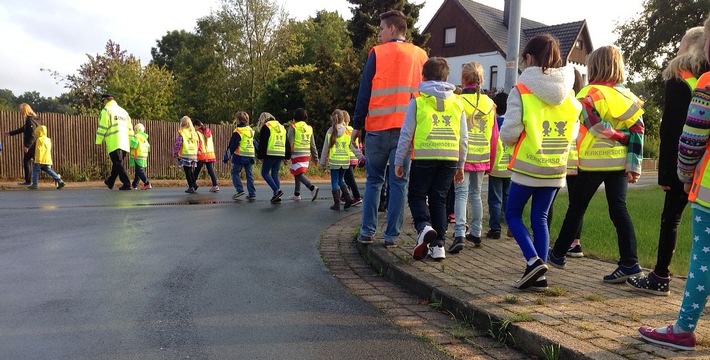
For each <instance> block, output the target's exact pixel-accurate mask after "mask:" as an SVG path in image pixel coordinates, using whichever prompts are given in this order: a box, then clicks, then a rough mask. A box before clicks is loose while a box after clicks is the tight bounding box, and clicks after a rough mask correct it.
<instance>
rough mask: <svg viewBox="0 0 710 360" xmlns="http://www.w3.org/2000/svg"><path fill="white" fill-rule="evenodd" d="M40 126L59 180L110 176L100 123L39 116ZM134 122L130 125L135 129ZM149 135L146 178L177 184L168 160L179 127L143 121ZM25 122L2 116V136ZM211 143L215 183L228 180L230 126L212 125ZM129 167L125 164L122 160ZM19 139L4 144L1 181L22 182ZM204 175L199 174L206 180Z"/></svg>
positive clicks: (5, 139) (0, 158)
mask: <svg viewBox="0 0 710 360" xmlns="http://www.w3.org/2000/svg"><path fill="white" fill-rule="evenodd" d="M39 117H40V119H41V121H42V124H43V125H45V126H47V133H48V136H49V138H51V139H52V147H53V148H52V160H53V162H54V165H53V166H52V168H53V169H54V170H55V171H56V172H57V173H59V174H62V177H64V178H67V179H73V180H99V179H102V178H104V177H106V176H107V175H108V174H109V173H110V171H111V161H110V160H109V157H108V154H107V153H106V149H105V147H104V146H103V145H101V146H98V145H95V144H94V142H95V140H96V126H97V125H98V118H97V117H91V116H73V115H62V114H54V113H43V114H39ZM138 122H139V121H138V120H133V124H134V125H135V124H136V123H138ZM140 122H141V123H143V125H145V128H146V133H147V134H148V136H149V138H148V140H149V142H150V147H151V151H150V154H149V156H148V176H149V177H150V178H155V179H175V178H180V177H181V176H182V174H183V172H182V169H180V168H179V167H178V166H177V161H176V160H175V159H173V157H172V151H173V144H174V142H175V136H176V135H177V130H178V125H179V124H178V123H177V122H168V121H156V120H141V121H140ZM24 123H25V119H23V118H22V117H21V116H20V113H19V112H6V111H0V132H2V133H5V132H6V131H11V130H15V129H17V128H19V127H22V126H24ZM210 128H211V129H212V134H213V135H212V136H213V137H214V146H215V152H216V153H217V163H216V164H215V173H217V176H218V177H219V178H223V179H228V178H229V176H230V175H229V174H230V171H231V165H230V164H223V163H222V154H223V153H224V149H225V148H226V147H227V145H228V144H229V139H230V137H231V135H232V132H233V131H234V127H233V126H231V125H215V124H210ZM126 166H128V160H126ZM22 173H23V172H22V134H17V135H15V136H11V137H3V138H2V152H0V179H21V178H22V177H23V175H22ZM206 173H207V171H206V170H204V171H202V176H203V177H204V176H206Z"/></svg>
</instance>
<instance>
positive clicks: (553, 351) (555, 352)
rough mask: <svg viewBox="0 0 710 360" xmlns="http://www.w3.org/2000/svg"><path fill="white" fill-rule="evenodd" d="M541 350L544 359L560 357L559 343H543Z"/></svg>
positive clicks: (556, 359)
mask: <svg viewBox="0 0 710 360" xmlns="http://www.w3.org/2000/svg"><path fill="white" fill-rule="evenodd" d="M541 350H542V354H543V355H544V356H545V360H558V359H559V358H560V344H550V345H547V346H545V345H543V346H542V348H541Z"/></svg>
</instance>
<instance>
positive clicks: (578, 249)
mask: <svg viewBox="0 0 710 360" xmlns="http://www.w3.org/2000/svg"><path fill="white" fill-rule="evenodd" d="M567 256H569V257H572V258H582V257H584V253H583V252H582V245H579V244H577V245H575V246H573V247H571V248H569V250H567Z"/></svg>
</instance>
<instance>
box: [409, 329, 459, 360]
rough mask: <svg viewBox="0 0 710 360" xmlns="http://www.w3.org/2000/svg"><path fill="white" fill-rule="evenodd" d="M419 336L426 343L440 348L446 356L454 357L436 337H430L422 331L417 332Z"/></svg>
mask: <svg viewBox="0 0 710 360" xmlns="http://www.w3.org/2000/svg"><path fill="white" fill-rule="evenodd" d="M417 337H418V338H419V339H420V340H422V341H424V342H425V343H427V344H429V346H431V347H433V348H435V349H437V350H439V351H440V352H441V353H443V354H446V356H448V357H451V358H453V357H454V356H453V354H451V352H449V350H447V349H446V348H445V347H444V346H443V345H441V344H439V343H438V342H437V341H435V340H434V339H432V338H430V337H429V336H428V335H427V334H426V333H425V332H423V331H420V332H418V333H417Z"/></svg>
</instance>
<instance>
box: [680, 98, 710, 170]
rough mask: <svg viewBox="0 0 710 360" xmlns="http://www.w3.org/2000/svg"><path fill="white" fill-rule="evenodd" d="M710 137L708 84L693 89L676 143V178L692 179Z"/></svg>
mask: <svg viewBox="0 0 710 360" xmlns="http://www.w3.org/2000/svg"><path fill="white" fill-rule="evenodd" d="M709 137H710V86H706V87H705V88H704V89H695V90H694V91H693V98H692V99H691V100H690V106H689V107H688V116H687V118H686V119H685V126H683V133H682V134H681V136H680V141H679V143H678V179H680V181H682V182H684V183H689V182H692V181H693V173H694V172H695V167H696V166H697V165H698V163H699V162H700V159H701V158H702V156H703V155H704V154H705V150H706V148H707V145H708V138H709Z"/></svg>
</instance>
